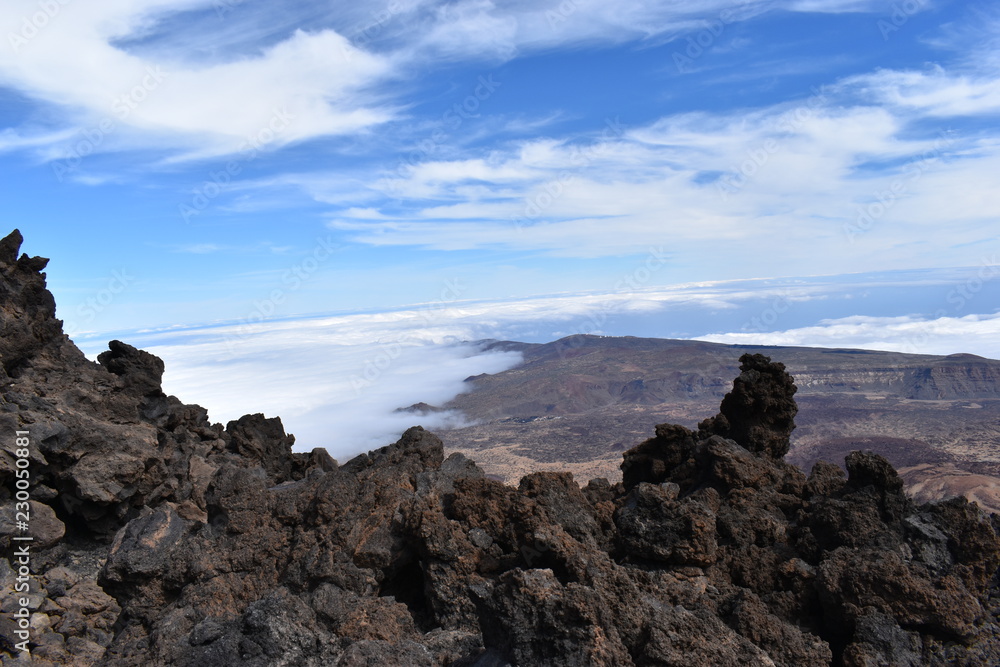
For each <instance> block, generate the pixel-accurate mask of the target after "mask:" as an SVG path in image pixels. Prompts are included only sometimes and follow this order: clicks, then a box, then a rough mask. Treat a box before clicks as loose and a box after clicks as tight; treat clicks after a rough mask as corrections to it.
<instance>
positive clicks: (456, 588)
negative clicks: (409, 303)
mask: <svg viewBox="0 0 1000 667" xmlns="http://www.w3.org/2000/svg"><path fill="white" fill-rule="evenodd" d="M20 243H21V239H20V235H19V234H16V233H15V234H13V235H11V236H8V237H7V238H6V239H4V240H2V241H0V332H2V334H3V337H2V339H0V384H2V402H0V438H2V447H0V478H2V480H0V497H3V498H4V509H3V511H4V517H6V516H7V515H8V514H10V513H11V512H12V510H13V498H12V493H13V489H14V484H13V481H14V470H15V469H16V461H15V456H16V455H15V454H14V443H13V437H12V436H13V434H14V431H16V430H28V431H30V433H31V451H30V455H31V456H30V459H31V468H30V469H31V471H32V477H31V483H32V487H31V497H32V500H33V503H34V504H33V505H32V510H31V511H32V515H33V516H34V517H37V519H38V528H37V530H38V533H37V542H36V543H35V545H34V551H33V561H32V563H33V567H34V572H35V576H34V578H33V579H32V589H31V595H30V598H31V599H30V607H31V609H32V611H33V614H32V616H31V628H32V632H31V644H30V645H31V648H32V664H39V665H46V664H50V665H51V664H57V665H91V664H97V665H108V666H112V665H191V666H195V665H197V666H212V665H220V666H221V665H261V666H264V665H295V666H300V665H317V666H319V665H324V666H325V665H343V666H347V665H352V666H353V665H403V664H405V665H454V666H456V667H458V666H467V667H470V666H479V667H487V666H502V665H522V666H530V665H608V666H612V665H613V666H616V667H617V666H621V665H643V666H645V665H649V666H652V665H677V666H681V665H683V666H684V667H692V666H693V667H697V666H700V665H704V666H706V667H707V666H713V667H718V666H726V665H734V666H735V665H761V666H764V665H786V666H789V667H791V666H796V667H799V666H805V667H810V666H814V665H815V666H820V665H850V666H855V665H857V666H861V665H865V666H874V665H994V664H1000V588H998V580H997V568H998V565H1000V538H998V530H1000V519H997V518H992V519H991V518H989V517H988V516H987V515H985V514H984V513H982V512H981V511H980V510H979V509H978V507H976V506H975V505H973V504H969V503H967V502H966V501H964V500H951V501H947V502H943V503H937V504H929V505H923V506H916V505H914V504H913V503H912V502H911V501H909V500H908V499H907V498H906V497H905V496H904V495H903V493H902V484H901V482H900V479H899V477H898V476H897V474H896V472H895V471H894V470H893V469H892V467H891V466H890V465H889V464H888V463H887V462H886V461H885V460H884V459H882V458H881V457H878V456H875V455H873V454H870V453H864V452H855V453H852V454H851V455H850V456H849V457H848V459H847V469H848V474H847V475H845V474H844V472H843V471H842V470H841V469H840V468H839V467H837V466H835V465H832V464H824V463H820V464H817V465H816V466H815V467H814V468H813V470H812V473H811V474H810V475H809V476H808V477H807V476H806V475H804V474H803V473H801V472H800V471H799V470H798V469H797V468H795V467H794V466H791V465H789V464H786V463H784V462H783V461H782V456H783V454H784V452H785V451H786V449H787V443H788V436H789V434H790V432H791V429H792V428H794V423H793V417H794V415H795V403H794V399H793V394H794V391H795V386H794V384H793V382H792V378H791V377H789V376H788V374H787V373H785V372H784V368H783V367H782V366H781V365H780V364H776V363H772V362H770V361H769V360H768V359H767V358H766V357H760V356H759V355H755V356H752V357H751V356H747V357H746V358H744V360H743V368H742V373H741V375H740V377H739V378H738V379H737V381H736V382H735V383H734V389H733V391H732V392H731V393H730V394H729V395H728V396H727V397H726V399H725V400H724V401H723V404H722V409H721V413H720V415H718V416H717V417H715V418H712V419H710V420H707V421H706V422H705V423H703V424H702V427H701V428H700V429H699V431H698V432H693V431H690V430H688V429H684V428H683V427H680V426H673V425H660V426H657V427H656V431H655V433H656V435H655V437H654V438H651V439H650V440H647V441H646V442H644V443H642V444H640V445H638V446H637V447H635V448H633V449H632V450H630V451H628V452H627V453H626V454H625V457H624V461H623V464H622V469H623V473H624V482H623V483H621V484H616V485H611V484H609V483H608V482H607V481H606V480H592V481H591V482H590V483H589V484H587V485H586V486H585V487H582V488H581V487H580V486H579V485H578V484H577V483H576V481H574V480H573V478H572V476H571V475H569V474H565V473H564V474H560V473H536V474H532V475H528V476H526V477H524V478H523V479H522V480H521V483H520V485H519V486H518V487H517V488H513V487H510V486H505V485H503V484H500V483H499V482H496V481H493V480H491V479H488V478H486V477H485V476H484V475H483V473H482V471H481V470H480V469H479V468H478V467H477V466H476V465H475V464H474V463H473V462H472V461H470V460H469V459H467V458H465V457H463V456H461V455H457V454H454V455H452V456H450V457H448V458H447V459H446V458H445V457H444V455H443V447H442V443H441V441H440V440H439V439H438V438H437V437H436V436H434V435H433V434H431V433H428V432H426V431H424V430H423V429H421V428H420V427H414V428H412V429H410V430H408V431H407V432H406V433H404V434H403V436H402V438H401V439H400V440H399V441H398V442H396V443H394V444H392V445H389V446H387V447H384V448H382V449H379V450H375V451H373V452H369V453H368V454H363V455H361V456H358V457H357V458H355V459H353V460H351V461H349V462H346V463H344V464H343V465H340V464H338V463H337V462H336V461H334V460H332V459H331V458H330V457H329V456H328V455H327V454H326V453H325V452H323V451H314V452H313V453H311V454H293V453H291V445H292V442H293V439H292V437H291V436H290V435H286V434H285V432H284V429H283V428H282V426H281V423H280V421H279V420H277V419H266V418H264V417H263V416H262V415H250V416H246V417H243V418H241V419H239V420H237V421H234V422H230V423H229V424H228V425H227V426H226V427H223V426H222V425H219V424H212V423H210V422H209V421H208V418H207V415H206V412H205V410H204V409H202V408H200V407H198V406H194V405H185V404H183V403H181V402H180V401H179V400H177V399H176V398H173V397H167V396H165V395H164V394H163V393H162V391H161V390H160V377H161V375H162V373H163V364H162V362H161V361H160V360H159V359H157V358H156V357H154V356H152V355H150V354H148V353H145V352H142V351H140V350H136V349H135V348H133V347H131V346H129V345H127V344H125V343H121V342H118V341H113V342H112V343H111V344H110V346H109V350H108V351H107V352H105V353H103V354H102V355H100V357H99V363H92V362H90V361H88V360H87V359H86V358H85V357H84V356H83V355H82V354H81V353H80V352H79V350H77V349H76V347H75V346H74V345H73V344H72V343H71V342H70V341H69V340H68V339H67V338H66V336H65V335H63V333H62V330H61V323H60V322H59V321H58V320H56V319H55V305H54V302H53V299H52V297H51V295H50V294H49V293H48V291H47V290H46V289H45V282H44V274H42V273H40V272H41V270H42V269H43V268H44V266H45V260H43V259H39V258H28V257H26V256H22V257H21V258H18V257H17V252H18V249H19V247H20ZM334 427H335V425H331V428H334ZM33 530H34V528H33ZM15 534H16V526H15V525H9V522H7V520H6V518H5V519H4V521H0V541H3V543H4V544H5V545H9V544H10V538H11V537H12V536H13V535H15ZM5 553H7V554H10V553H11V552H10V550H9V546H8V550H7V551H6V552H5ZM11 564H12V561H11V560H0V611H2V612H3V613H2V614H0V662H2V664H4V665H7V664H20V661H21V659H22V658H23V656H20V654H19V652H18V651H17V650H16V649H15V646H14V645H15V643H16V641H17V640H16V635H15V634H14V631H15V629H16V623H15V622H14V619H13V616H12V614H11V612H12V611H13V610H15V609H16V608H17V605H18V602H17V599H16V597H17V596H15V595H14V593H13V587H14V582H15V577H16V573H15V570H14V568H12V566H11Z"/></svg>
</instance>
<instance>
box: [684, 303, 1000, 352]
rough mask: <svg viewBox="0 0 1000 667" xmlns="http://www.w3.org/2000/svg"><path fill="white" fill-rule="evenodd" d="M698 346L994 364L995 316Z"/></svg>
mask: <svg viewBox="0 0 1000 667" xmlns="http://www.w3.org/2000/svg"><path fill="white" fill-rule="evenodd" d="M698 340H705V341H709V342H713V343H727V344H733V345H796V346H800V345H805V346H811V347H837V348H855V349H863V350H888V351H890V352H903V353H906V354H940V355H948V354H958V353H973V354H978V355H979V356H983V357H988V358H991V359H1000V313H994V314H987V315H981V314H973V315H966V316H964V317H950V316H943V317H938V318H934V319H926V318H918V317H913V316H900V317H868V316H860V315H857V316H853V317H845V318H840V319H834V320H823V321H822V322H820V323H819V324H817V325H816V326H810V327H802V328H799V329H789V330H787V331H776V332H770V333H726V334H713V335H708V336H699V337H698Z"/></svg>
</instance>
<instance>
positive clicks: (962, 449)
mask: <svg viewBox="0 0 1000 667" xmlns="http://www.w3.org/2000/svg"><path fill="white" fill-rule="evenodd" d="M492 346H494V347H499V348H503V349H514V350H518V351H520V352H521V353H522V354H523V355H524V362H523V363H522V364H520V365H518V366H517V367H515V368H512V369H510V370H507V371H504V372H502V373H497V374H495V375H481V376H476V377H474V378H469V380H468V384H469V391H468V392H467V393H464V394H462V395H460V396H458V397H457V398H455V399H454V400H453V401H452V402H451V403H449V404H448V405H447V406H445V407H448V408H451V409H458V410H461V411H462V412H464V413H465V415H466V416H467V418H468V419H469V420H470V421H471V422H473V424H474V425H472V426H469V427H465V428H459V429H452V430H449V431H443V432H442V433H443V434H444V435H445V436H446V440H447V441H448V443H449V446H450V447H452V448H453V449H454V450H455V451H461V452H463V453H465V454H466V455H469V456H474V457H475V458H476V459H477V460H478V461H479V462H480V464H481V465H483V466H484V468H485V469H486V470H487V471H488V472H489V473H491V474H494V475H497V476H498V477H499V478H501V479H505V480H506V481H508V482H511V483H513V482H515V481H516V480H517V479H518V478H519V477H520V476H521V475H522V474H524V473H525V472H527V471H530V470H540V469H546V470H557V469H569V470H572V471H573V472H574V473H575V474H577V475H578V476H581V477H583V478H589V477H608V478H609V479H617V478H618V475H619V472H618V463H619V461H620V455H621V452H622V451H623V450H624V449H626V448H628V447H631V446H632V445H633V444H634V443H635V442H637V441H639V440H640V439H642V437H643V436H644V434H645V433H646V429H647V425H648V424H649V423H659V422H663V421H675V422H678V423H681V424H686V425H688V426H692V427H693V426H694V425H695V424H696V423H697V422H698V421H699V420H700V419H702V418H703V416H704V415H705V414H706V413H707V412H710V411H711V410H712V409H713V408H714V406H715V405H717V404H718V402H719V401H720V400H721V399H722V397H723V396H724V394H725V393H726V391H728V389H729V386H730V385H729V380H728V378H731V377H733V376H734V375H735V374H736V373H737V372H738V370H737V369H738V358H739V356H740V355H741V354H743V353H746V352H750V353H757V352H761V353H764V354H767V355H769V356H771V357H773V358H774V359H775V360H780V361H781V362H783V363H784V364H785V365H786V366H787V367H788V369H789V372H790V373H791V374H792V375H793V377H794V378H795V382H796V385H797V386H798V387H799V391H798V394H797V395H796V400H797V401H798V403H799V408H800V410H799V416H798V418H797V420H796V422H797V424H798V428H797V429H796V430H795V432H794V433H793V435H792V448H791V452H790V453H789V457H788V458H789V460H790V461H791V462H793V463H795V464H797V465H799V466H800V467H801V468H802V469H803V470H809V469H810V467H811V466H812V464H813V463H815V462H816V461H817V460H820V459H825V460H832V461H840V460H843V458H844V456H845V455H846V454H847V453H848V452H849V451H851V450H853V449H871V450H873V451H875V452H877V453H880V454H882V455H884V456H886V457H887V458H888V459H889V460H890V461H891V462H892V463H893V465H895V466H897V467H900V468H904V469H905V470H906V479H907V482H908V484H910V485H914V484H916V483H917V478H918V477H919V478H921V479H924V478H926V476H927V475H928V474H933V475H936V476H938V477H940V478H941V480H939V483H938V484H936V485H932V486H928V485H927V484H924V485H923V486H922V487H921V493H922V494H923V495H922V496H921V497H922V498H923V499H925V500H927V499H930V496H929V495H928V494H932V493H933V492H932V491H929V490H928V489H930V488H936V489H939V490H940V491H941V493H952V492H956V491H961V490H962V489H963V488H964V487H965V486H968V485H969V484H970V483H973V479H974V489H975V495H976V499H977V500H978V501H979V502H980V503H982V504H984V505H985V506H987V507H989V508H990V509H992V510H994V511H1000V361H995V360H992V359H984V358H982V357H977V356H975V355H968V354H956V355H951V356H946V357H943V356H933V355H915V354H900V353H894V352H877V351H870V350H838V349H821V348H800V347H755V346H733V345H720V344H715V343H706V342H699V341H683V340H661V339H643V338H629V337H624V338H612V337H602V336H571V337H569V338H564V339H562V340H559V341H555V342H553V343H548V344H544V345H534V344H525V343H508V342H495V343H492ZM927 465H930V466H932V467H938V466H939V467H940V468H939V469H936V471H935V470H930V471H929V470H928V469H927V467H926V466H927ZM915 466H924V467H922V468H921V469H920V470H919V471H916V470H911V469H913V468H914V467H915ZM911 475H915V477H913V478H912V480H911ZM970 475H971V476H974V477H973V478H970ZM968 490H969V491H970V493H971V492H972V491H973V487H969V489H968ZM963 492H964V491H963Z"/></svg>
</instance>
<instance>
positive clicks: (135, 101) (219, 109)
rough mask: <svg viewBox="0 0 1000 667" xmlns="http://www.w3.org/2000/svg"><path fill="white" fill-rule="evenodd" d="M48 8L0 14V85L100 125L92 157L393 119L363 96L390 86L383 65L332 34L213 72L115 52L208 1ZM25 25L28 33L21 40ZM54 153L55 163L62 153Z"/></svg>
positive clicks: (218, 144) (312, 35) (203, 152)
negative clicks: (5, 43)
mask: <svg viewBox="0 0 1000 667" xmlns="http://www.w3.org/2000/svg"><path fill="white" fill-rule="evenodd" d="M52 4H53V6H55V7H58V11H57V12H55V14H54V15H53V16H51V18H48V19H46V20H45V21H44V22H43V21H42V20H41V19H33V18H31V17H33V16H40V15H39V14H38V9H39V6H38V5H37V3H35V2H9V3H4V5H3V6H2V8H0V26H3V27H4V28H6V30H3V31H2V32H3V34H5V35H13V37H10V39H11V40H14V43H13V44H12V45H11V48H5V49H0V82H2V83H3V84H4V85H6V86H9V87H13V88H16V89H18V90H21V91H23V92H25V93H26V94H28V95H30V96H32V97H34V98H36V99H39V100H43V101H45V102H48V103H50V104H52V105H56V106H58V107H61V108H63V109H65V110H66V112H67V113H68V115H69V116H70V120H69V123H70V124H72V125H74V126H76V127H78V128H88V129H90V131H92V132H93V131H94V128H95V127H101V126H102V124H103V127H104V128H105V129H102V133H103V134H105V135H107V136H106V143H105V142H104V141H102V142H99V143H101V144H103V145H101V146H100V149H101V150H104V149H107V148H112V147H121V146H123V145H124V146H130V145H131V146H135V145H140V146H143V145H144V146H154V147H163V146H171V145H173V146H178V147H181V148H182V149H185V150H186V152H189V154H190V156H210V155H214V154H224V153H232V152H237V151H241V150H246V149H247V146H248V144H252V145H255V146H271V147H276V146H281V145H285V144H288V143H292V142H295V141H300V140H303V139H308V138H314V137H320V136H327V135H337V134H346V133H352V132H357V131H359V130H363V129H365V128H369V127H371V126H373V125H377V124H379V123H382V122H385V121H386V120H388V119H389V118H391V117H392V115H393V111H392V109H391V108H389V107H388V106H386V105H384V104H383V103H381V102H380V101H379V100H378V98H377V97H376V96H374V95H373V94H372V93H371V92H370V88H371V86H373V85H374V84H376V83H378V82H381V81H384V80H386V79H387V78H390V77H391V76H392V75H393V71H392V67H391V65H390V63H389V61H388V59H387V58H386V57H384V56H379V55H375V54H372V53H370V52H367V51H364V50H361V49H358V48H356V47H355V46H353V45H352V44H351V43H350V42H349V41H348V40H347V39H346V38H345V37H343V36H342V35H339V34H337V33H336V32H334V31H332V30H328V29H327V30H319V31H315V32H305V31H303V30H297V31H295V32H294V33H293V34H291V35H290V36H288V37H287V38H286V39H284V40H282V41H280V42H278V43H276V44H274V45H273V46H269V47H267V48H264V49H262V50H260V51H259V52H258V53H256V54H253V55H249V56H246V55H241V56H240V57H233V58H231V59H229V60H224V61H219V62H210V63H204V62H202V63H198V62H188V61H186V60H185V58H184V54H183V52H180V53H178V52H173V53H169V54H163V56H162V57H163V59H162V60H160V59H156V60H154V59H150V58H149V57H145V56H140V55H136V54H135V53H132V52H130V51H129V50H127V49H126V48H121V47H119V46H116V43H117V42H118V41H120V40H122V39H124V38H126V37H134V36H136V35H141V34H142V33H143V32H144V31H148V30H150V29H151V26H153V25H155V24H156V23H157V22H158V21H161V20H166V19H167V18H171V17H174V16H177V15H178V14H182V13H183V12H189V11H193V10H205V9H210V8H211V7H212V6H213V3H212V2H211V1H210V0H157V1H156V2H143V3H136V2H125V1H119V2H104V3H97V4H95V3H80V2H75V3H65V4H59V3H56V2H53V3H52ZM25 17H28V18H25ZM25 20H27V21H28V22H29V24H31V25H34V24H33V23H32V21H34V22H35V23H38V24H40V25H38V26H36V27H34V28H33V29H27V28H25V27H24V24H23V21H25ZM180 29H181V30H183V27H181V28H180ZM107 128H110V129H107ZM56 134H58V133H56ZM56 147H57V149H56V150H57V152H58V151H59V150H61V152H62V153H63V155H62V156H65V155H68V154H72V151H73V149H74V148H73V146H72V145H65V144H60V143H58V142H56ZM60 147H61V148H60ZM57 156H58V153H57Z"/></svg>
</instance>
